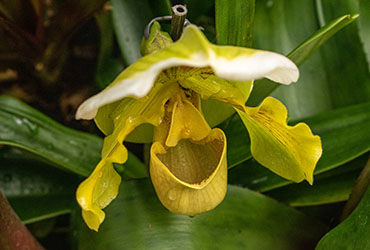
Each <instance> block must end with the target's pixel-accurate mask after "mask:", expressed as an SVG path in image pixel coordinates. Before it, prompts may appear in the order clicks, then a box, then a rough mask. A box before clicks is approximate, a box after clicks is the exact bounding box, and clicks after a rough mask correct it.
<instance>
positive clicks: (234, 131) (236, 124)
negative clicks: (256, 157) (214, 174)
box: [220, 115, 252, 168]
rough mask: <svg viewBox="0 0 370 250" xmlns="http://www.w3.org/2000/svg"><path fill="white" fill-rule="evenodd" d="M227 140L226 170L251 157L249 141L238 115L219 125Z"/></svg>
mask: <svg viewBox="0 0 370 250" xmlns="http://www.w3.org/2000/svg"><path fill="white" fill-rule="evenodd" d="M220 126H221V128H222V130H223V131H224V132H225V135H226V138H227V144H228V145H229V146H228V148H227V166H228V168H232V167H235V166H236V165H238V164H240V163H242V162H244V161H247V160H248V159H250V158H251V157H252V153H251V141H250V138H249V134H248V132H247V130H246V129H245V126H244V123H243V122H242V120H241V119H240V117H239V116H238V115H234V116H233V117H232V118H231V119H230V120H226V121H225V122H224V123H222V124H221V125H220Z"/></svg>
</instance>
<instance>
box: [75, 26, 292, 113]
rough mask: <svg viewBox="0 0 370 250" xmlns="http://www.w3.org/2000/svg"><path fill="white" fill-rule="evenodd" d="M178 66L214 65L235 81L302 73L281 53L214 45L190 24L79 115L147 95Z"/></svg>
mask: <svg viewBox="0 0 370 250" xmlns="http://www.w3.org/2000/svg"><path fill="white" fill-rule="evenodd" d="M177 66H189V67H196V68H203V67H211V68H212V69H213V71H214V72H215V74H216V75H217V76H218V77H220V78H224V79H227V80H235V81H252V80H255V79H259V78H262V77H267V78H269V79H271V80H274V81H277V82H280V83H283V84H289V83H291V82H294V81H297V79H298V77H299V71H298V69H297V67H296V66H295V64H294V63H293V62H291V61H290V60H289V59H288V58H286V57H284V56H282V55H279V54H277V53H274V52H267V51H260V50H254V49H248V48H239V47H232V46H216V45H212V44H211V43H209V42H208V40H207V39H206V37H205V36H204V34H203V33H202V32H201V31H200V30H199V29H198V28H197V27H196V26H193V25H190V26H188V27H187V28H186V29H185V30H184V32H183V34H182V36H181V38H180V39H179V40H178V41H177V42H176V43H174V44H172V45H170V46H168V47H167V48H164V49H162V50H160V51H157V52H154V53H152V54H149V55H146V56H144V57H143V58H141V59H140V60H138V61H137V62H135V63H134V64H132V65H130V66H129V67H128V68H127V69H126V70H124V71H123V72H122V73H121V74H120V75H119V76H118V77H117V78H116V79H115V80H114V81H113V83H112V84H111V85H110V86H108V87H107V88H106V89H104V90H103V91H102V92H100V93H99V94H97V95H95V96H93V97H91V98H89V99H88V100H86V101H85V102H84V103H83V104H82V105H81V106H80V107H79V108H78V110H77V113H76V119H92V118H94V117H95V116H96V113H97V110H98V109H99V108H100V107H102V106H104V105H106V104H109V103H112V102H115V101H118V100H120V99H122V98H124V97H127V96H136V97H138V98H140V97H143V96H145V95H146V94H147V93H148V92H149V91H150V89H151V88H152V87H153V84H154V82H155V80H156V78H157V76H158V75H159V74H160V73H161V72H162V71H163V70H164V69H168V68H172V67H177Z"/></svg>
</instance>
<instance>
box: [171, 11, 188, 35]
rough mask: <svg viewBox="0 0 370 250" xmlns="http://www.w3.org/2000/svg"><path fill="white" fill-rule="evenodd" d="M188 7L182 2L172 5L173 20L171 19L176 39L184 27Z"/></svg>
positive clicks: (172, 31)
mask: <svg viewBox="0 0 370 250" xmlns="http://www.w3.org/2000/svg"><path fill="white" fill-rule="evenodd" d="M187 13H188V9H187V8H186V7H185V6H184V5H181V4H178V5H175V6H173V7H172V21H171V32H170V33H171V37H172V39H173V40H174V41H177V40H178V39H179V38H180V36H181V34H182V30H183V28H184V23H185V18H186V14H187Z"/></svg>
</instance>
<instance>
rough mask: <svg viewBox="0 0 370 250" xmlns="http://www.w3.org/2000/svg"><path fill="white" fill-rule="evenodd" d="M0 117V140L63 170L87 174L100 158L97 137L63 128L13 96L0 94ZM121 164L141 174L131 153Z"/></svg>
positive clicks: (140, 169) (140, 164)
mask: <svg viewBox="0 0 370 250" xmlns="http://www.w3.org/2000/svg"><path fill="white" fill-rule="evenodd" d="M0 121H1V122H0V143H1V144H7V145H12V146H15V147H19V148H23V149H25V150H27V151H29V152H32V153H34V154H36V155H38V156H40V157H41V158H43V159H45V160H47V161H48V162H50V163H52V164H53V165H55V166H57V167H59V168H62V169H64V170H67V171H70V172H73V173H75V174H78V175H81V176H87V175H88V174H89V173H90V172H91V170H92V169H93V168H94V167H95V165H96V164H97V162H98V161H99V159H100V150H101V146H102V139H101V138H99V137H97V136H94V135H91V134H88V133H83V132H79V131H76V130H73V129H70V128H67V127H65V126H63V125H61V124H59V123H57V122H56V121H54V120H52V119H50V118H49V117H47V116H45V115H44V114H42V113H40V112H39V111H37V110H35V109H33V108H31V107H30V106H28V105H26V104H24V103H22V102H20V101H18V100H16V99H14V98H11V97H7V96H2V97H0ZM125 166H127V167H129V166H130V167H129V168H131V170H130V171H129V172H131V173H137V174H138V175H139V176H136V177H139V178H140V177H143V175H144V176H145V168H144V167H143V165H142V163H141V162H140V161H139V160H138V159H136V157H135V156H134V155H132V154H130V157H129V160H128V162H127V163H126V165H125ZM136 167H138V168H137V169H138V170H137V171H136V170H135V169H136ZM134 168H135V169H134ZM121 169H122V167H121ZM122 170H123V169H122ZM130 177H135V176H130Z"/></svg>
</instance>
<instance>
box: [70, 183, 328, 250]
mask: <svg viewBox="0 0 370 250" xmlns="http://www.w3.org/2000/svg"><path fill="white" fill-rule="evenodd" d="M106 212H107V217H106V220H105V222H104V223H103V224H102V226H101V228H100V230H99V233H94V232H92V231H90V230H88V229H87V227H86V226H85V225H84V224H83V222H82V221H81V219H80V213H76V216H77V218H76V217H75V218H74V219H75V221H76V223H78V224H77V227H78V228H77V232H76V234H77V237H78V246H77V248H78V249H81V250H83V249H89V250H93V249H110V250H115V249H122V246H123V245H124V246H125V248H127V249H161V250H164V249H230V250H231V249H284V250H289V249H307V247H309V246H311V247H313V246H314V245H315V242H316V241H317V240H318V239H319V238H320V237H321V235H322V234H323V233H324V232H325V231H326V226H324V225H322V224H321V223H319V222H317V221H315V220H312V219H311V218H309V217H306V216H305V215H303V214H302V213H299V212H297V211H296V210H294V209H292V208H289V207H286V206H284V205H281V204H279V203H278V202H276V201H274V200H272V199H270V198H267V197H265V196H263V195H261V194H258V193H255V192H252V191H249V190H247V189H242V188H238V187H233V186H229V190H228V194H227V196H226V198H225V201H224V202H222V203H221V205H219V206H218V207H217V208H215V209H214V210H212V211H210V212H207V213H204V214H200V215H197V216H195V217H188V216H182V215H176V214H172V213H170V212H169V211H168V210H166V209H165V208H164V207H163V206H162V205H161V204H160V202H159V200H158V198H157V196H156V194H155V192H154V190H153V187H152V185H151V183H150V182H149V181H148V180H146V181H142V180H140V181H130V182H125V183H123V184H122V185H121V189H120V195H119V196H118V197H117V199H116V200H115V201H114V202H112V204H111V206H109V207H108V208H107V209H106ZM292 228H294V230H292Z"/></svg>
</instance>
